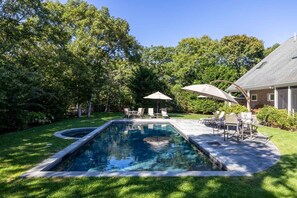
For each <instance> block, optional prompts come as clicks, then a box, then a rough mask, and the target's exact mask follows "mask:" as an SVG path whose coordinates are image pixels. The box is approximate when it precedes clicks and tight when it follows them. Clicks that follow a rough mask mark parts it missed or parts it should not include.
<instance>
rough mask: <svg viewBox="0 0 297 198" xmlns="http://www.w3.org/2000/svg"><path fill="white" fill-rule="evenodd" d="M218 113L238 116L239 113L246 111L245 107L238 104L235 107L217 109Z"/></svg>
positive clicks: (227, 106) (226, 106)
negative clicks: (223, 112) (222, 112)
mask: <svg viewBox="0 0 297 198" xmlns="http://www.w3.org/2000/svg"><path fill="white" fill-rule="evenodd" d="M219 110H220V111H225V113H226V114H230V113H235V114H239V113H240V112H247V111H248V109H247V108H246V107H245V106H242V105H240V104H235V105H231V106H229V105H225V106H223V107H221V108H220V109H219Z"/></svg>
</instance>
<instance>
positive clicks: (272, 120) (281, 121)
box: [257, 106, 297, 131]
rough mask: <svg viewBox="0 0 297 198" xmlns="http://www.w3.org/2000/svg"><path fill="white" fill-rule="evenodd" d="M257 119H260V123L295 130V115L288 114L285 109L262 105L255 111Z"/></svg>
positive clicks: (296, 124)
mask: <svg viewBox="0 0 297 198" xmlns="http://www.w3.org/2000/svg"><path fill="white" fill-rule="evenodd" d="M257 119H258V120H259V121H260V123H262V124H265V125H268V126H272V127H278V128H281V129H287V130H292V131H296V129H297V117H296V116H293V115H288V112H287V110H284V109H277V108H275V107H272V106H264V107H263V108H261V109H260V111H259V112H258V113H257Z"/></svg>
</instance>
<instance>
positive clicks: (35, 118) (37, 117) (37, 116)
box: [28, 112, 51, 126]
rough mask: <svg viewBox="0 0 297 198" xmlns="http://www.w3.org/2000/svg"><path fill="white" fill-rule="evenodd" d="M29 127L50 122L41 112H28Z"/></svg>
mask: <svg viewBox="0 0 297 198" xmlns="http://www.w3.org/2000/svg"><path fill="white" fill-rule="evenodd" d="M28 121H29V123H28V124H29V126H37V125H42V124H47V123H50V122H51V120H50V119H48V118H47V117H46V115H45V114H44V113H42V112H29V113H28Z"/></svg>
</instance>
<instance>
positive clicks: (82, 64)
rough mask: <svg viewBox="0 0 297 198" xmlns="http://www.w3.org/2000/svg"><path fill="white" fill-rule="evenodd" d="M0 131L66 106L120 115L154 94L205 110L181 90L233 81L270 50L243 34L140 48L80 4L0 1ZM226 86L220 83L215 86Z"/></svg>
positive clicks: (58, 115) (74, 0)
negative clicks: (214, 81) (192, 85)
mask: <svg viewBox="0 0 297 198" xmlns="http://www.w3.org/2000/svg"><path fill="white" fill-rule="evenodd" d="M0 29H1V31H0V131H4V132H5V131H10V130H17V129H23V128H26V127H30V126H34V125H39V124H44V123H50V122H53V121H56V120H59V119H62V118H64V117H65V116H66V115H67V111H69V109H71V108H74V109H76V112H77V116H81V114H82V112H83V110H84V111H85V112H86V114H87V115H88V116H90V114H91V112H92V110H97V111H120V110H121V109H122V108H123V107H126V106H135V107H136V106H146V107H147V106H150V105H153V103H152V101H146V100H143V97H144V96H145V95H148V94H150V93H152V92H155V91H161V92H163V93H165V94H167V95H169V96H171V97H173V98H174V101H173V102H171V103H169V104H167V105H169V106H171V107H172V108H174V110H175V111H191V112H210V111H213V109H214V108H217V106H218V105H219V103H217V102H215V101H212V100H201V99H200V100H199V99H197V97H196V96H195V95H193V94H191V93H186V92H183V91H181V87H183V86H186V85H190V84H194V83H209V82H210V81H212V80H215V79H225V80H230V81H235V80H236V79H237V78H239V77H240V76H241V75H243V74H244V73H245V72H246V71H248V70H249V69H250V68H251V67H252V66H253V65H255V64H256V63H257V62H259V61H260V60H261V59H262V58H263V57H264V56H266V55H267V54H268V53H270V52H271V51H272V50H273V49H274V48H275V47H277V46H276V45H275V46H273V47H272V48H268V49H267V50H265V49H264V46H263V43H262V42H261V41H260V40H258V39H257V38H255V37H249V36H246V35H234V36H226V37H224V38H222V39H221V40H212V39H211V38H209V37H208V36H203V37H201V38H186V39H183V40H181V41H180V42H179V44H178V46H176V47H163V46H151V47H147V48H144V47H142V46H141V45H140V44H139V43H138V42H137V40H136V39H135V38H134V37H133V36H132V35H130V34H129V30H130V29H129V24H128V23H127V21H125V20H123V19H120V18H115V17H113V16H110V14H109V10H108V8H105V7H103V8H102V9H100V10H98V9H97V8H96V7H94V6H93V5H90V4H88V3H86V2H84V1H81V0H69V1H68V2H67V3H66V4H61V3H59V2H42V1H41V0H34V1H27V0H17V1H15V0H3V1H1V2H0ZM217 85H218V86H219V87H221V88H226V87H227V85H225V84H217Z"/></svg>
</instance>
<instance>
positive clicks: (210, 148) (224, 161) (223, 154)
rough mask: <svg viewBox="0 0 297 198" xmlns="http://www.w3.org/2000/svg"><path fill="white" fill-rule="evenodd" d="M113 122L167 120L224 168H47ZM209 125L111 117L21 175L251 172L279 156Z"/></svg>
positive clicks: (270, 147) (270, 146)
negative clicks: (224, 133)
mask: <svg viewBox="0 0 297 198" xmlns="http://www.w3.org/2000/svg"><path fill="white" fill-rule="evenodd" d="M113 122H135V123H169V124H172V125H173V126H174V127H175V128H176V129H177V130H178V131H179V132H180V133H181V135H182V136H183V137H184V138H185V139H186V140H188V141H190V142H191V143H193V144H194V145H195V146H197V147H198V148H199V150H201V151H202V152H203V153H204V154H206V155H207V156H208V157H209V158H210V159H211V160H212V161H214V162H215V163H216V164H218V165H219V166H220V167H221V168H223V169H224V170H226V171H181V172H174V171H125V172H124V171H123V172H95V171H94V172H91V171H89V172H88V171H48V170H50V169H51V168H52V167H54V166H55V165H56V164H58V163H59V162H60V161H61V160H63V159H64V158H65V157H67V156H68V155H71V154H72V153H74V152H75V151H77V150H78V149H79V148H80V147H81V146H83V145H85V144H86V143H87V142H89V141H90V140H92V139H93V138H94V137H95V136H97V135H98V134H100V133H101V132H102V131H103V130H104V129H105V128H106V127H108V126H109V125H110V124H112V123H113ZM212 133H213V131H212V128H209V127H206V126H205V125H202V124H199V123H198V121H197V120H185V119H121V120H112V121H109V122H107V123H105V124H104V125H102V126H100V127H98V128H97V129H95V130H94V131H92V132H91V133H89V134H88V135H86V136H84V137H83V138H80V139H78V140H77V141H76V142H74V143H72V144H71V145H69V146H68V147H66V148H65V149H63V150H61V151H60V152H58V153H56V154H55V155H53V156H52V157H50V158H49V159H46V160H44V161H43V162H42V163H40V164H38V165H37V166H36V167H34V168H32V169H30V170H29V171H27V172H26V173H24V174H23V175H22V177H163V176H166V177H168V176H169V177H171V176H173V177H175V176H251V175H252V174H254V173H257V172H260V171H263V170H266V169H267V168H269V167H271V166H272V165H274V164H276V163H277V161H278V160H279V158H280V153H279V150H278V149H277V147H276V146H275V145H274V144H272V143H271V142H264V143H263V142H261V141H260V142H257V141H254V140H248V141H244V142H235V141H233V140H228V141H224V140H223V138H222V136H221V135H220V134H215V135H213V134H212Z"/></svg>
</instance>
